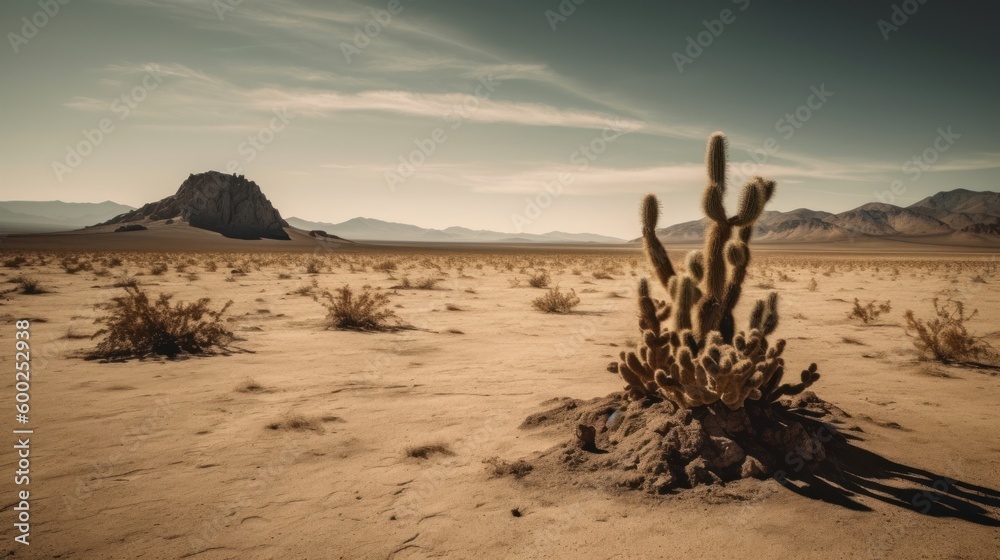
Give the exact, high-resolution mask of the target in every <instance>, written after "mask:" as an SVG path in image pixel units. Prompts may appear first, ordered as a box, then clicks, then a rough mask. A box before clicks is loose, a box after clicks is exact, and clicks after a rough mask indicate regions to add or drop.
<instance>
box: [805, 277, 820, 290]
mask: <svg viewBox="0 0 1000 560" xmlns="http://www.w3.org/2000/svg"><path fill="white" fill-rule="evenodd" d="M806 289H807V290H809V291H810V292H815V291H816V290H818V289H819V283H818V282H816V279H815V278H810V279H809V283H808V284H806Z"/></svg>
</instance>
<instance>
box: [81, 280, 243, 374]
mask: <svg viewBox="0 0 1000 560" xmlns="http://www.w3.org/2000/svg"><path fill="white" fill-rule="evenodd" d="M172 297H173V296H171V295H168V294H160V296H159V297H158V298H157V299H156V300H151V299H150V298H149V296H148V295H146V293H145V292H143V291H142V290H140V289H139V288H134V287H128V288H125V295H123V296H119V297H116V298H114V299H112V300H111V302H109V303H106V304H104V305H103V306H102V307H103V308H104V309H106V310H107V311H108V314H107V315H105V316H103V317H100V318H98V319H97V321H95V322H96V323H98V324H103V325H104V328H102V329H101V330H99V331H97V332H96V333H95V334H94V338H96V337H99V336H102V335H103V336H104V340H102V341H101V342H99V343H98V344H97V347H96V348H95V349H94V350H93V351H92V352H91V353H90V354H88V356H87V357H88V358H90V359H106V360H125V359H129V358H143V357H146V356H150V355H157V356H167V357H168V358H173V357H176V356H177V355H178V354H181V353H187V354H207V353H211V352H212V351H213V350H214V349H216V348H218V349H223V350H224V349H225V348H226V345H227V344H228V343H229V342H231V341H232V340H233V333H232V332H230V331H229V330H227V329H226V327H225V324H224V323H223V321H222V315H223V314H224V313H225V312H226V311H227V310H228V309H229V306H230V305H232V303H233V302H232V301H230V302H228V303H226V304H225V305H224V306H222V308H221V309H219V310H212V309H210V308H209V307H208V304H209V302H210V301H211V300H209V299H208V298H201V299H199V300H198V301H196V302H194V303H185V302H177V303H171V299H172Z"/></svg>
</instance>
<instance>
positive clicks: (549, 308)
mask: <svg viewBox="0 0 1000 560" xmlns="http://www.w3.org/2000/svg"><path fill="white" fill-rule="evenodd" d="M531 304H532V305H534V306H535V309H537V310H539V311H544V312H545V313H569V312H570V311H573V308H574V307H576V306H577V305H580V298H578V297H576V292H575V291H573V290H572V289H571V290H570V291H568V292H560V291H559V287H558V286H556V287H555V288H550V289H549V291H548V292H546V293H545V295H544V296H541V297H538V298H536V299H535V300H534V301H532V302H531Z"/></svg>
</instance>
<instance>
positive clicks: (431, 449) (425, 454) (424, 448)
mask: <svg viewBox="0 0 1000 560" xmlns="http://www.w3.org/2000/svg"><path fill="white" fill-rule="evenodd" d="M454 454H455V453H454V452H453V451H452V450H451V448H450V447H448V444H446V443H431V444H428V445H417V446H414V447H407V448H406V456H407V457H412V458H414V459H429V458H430V457H431V456H432V455H454Z"/></svg>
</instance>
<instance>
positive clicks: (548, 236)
mask: <svg viewBox="0 0 1000 560" xmlns="http://www.w3.org/2000/svg"><path fill="white" fill-rule="evenodd" d="M211 173H214V172H210V173H209V174H211ZM209 174H202V175H205V176H207V175H209ZM202 175H198V176H194V175H193V176H192V177H201V176H202ZM219 175H220V176H221V174H219ZM189 180H190V178H189ZM240 180H242V178H240ZM182 187H183V185H182ZM181 191H183V188H182V189H181ZM181 191H179V192H181ZM234 192H235V191H234ZM253 194H255V196H254V197H252V198H253V199H254V200H256V201H257V202H255V203H254V204H252V205H249V206H247V205H246V204H244V203H243V202H240V203H239V204H238V205H237V207H238V208H240V210H241V212H240V213H247V212H249V211H248V210H247V208H250V209H252V210H253V212H249V213H248V215H247V218H246V220H245V221H254V220H256V218H254V220H251V219H250V218H251V217H252V216H256V214H261V215H266V216H268V217H269V218H268V220H265V221H269V222H274V223H268V224H263V225H262V226H261V227H264V226H266V227H267V228H270V229H275V228H277V227H279V226H281V225H282V224H283V223H284V222H287V225H288V226H291V227H293V228H298V229H301V230H305V231H306V232H309V231H317V230H318V231H324V232H326V233H327V234H330V235H335V236H338V237H341V238H344V239H348V240H355V241H390V242H391V241H402V242H446V243H469V242H481V243H621V242H623V240H621V239H617V238H614V237H608V236H604V235H597V234H591V233H565V232H559V231H553V232H549V233H545V234H528V233H520V234H513V233H502V232H496V231H489V230H473V229H468V228H463V227H449V228H445V229H430V228H422V227H418V226H414V225H409V224H400V223H395V222H386V221H382V220H376V219H372V218H353V219H351V220H347V221H346V222H341V223H338V224H333V223H324V222H312V221H308V220H303V219H300V218H288V219H287V220H284V221H282V220H281V219H280V214H278V212H277V210H276V209H274V208H273V207H271V206H270V204H269V203H267V201H266V198H264V197H263V194H262V193H260V192H259V190H255V191H254V193H253ZM176 196H178V195H175V197H176ZM257 199H260V200H257ZM172 200H174V197H168V198H166V199H164V200H162V201H159V202H155V203H150V204H147V205H146V206H144V207H143V208H141V209H138V210H136V209H134V208H132V207H130V206H125V205H122V204H116V203H114V202H110V201H108V202H101V203H97V204H94V203H70V202H58V201H53V202H30V201H17V202H0V233H33V232H41V231H69V230H75V229H79V228H82V227H86V226H91V225H93V224H99V223H106V224H124V223H132V222H138V221H142V222H152V221H157V220H160V221H163V220H165V219H166V218H167V217H168V214H169V215H170V216H169V217H175V216H173V215H174V214H179V213H180V211H179V210H178V209H176V208H174V206H176V205H171V204H168V203H169V202H170V201H172ZM237 202H239V201H237ZM265 203H266V204H265ZM265 206H266V208H264V207H265ZM258 207H259V208H258ZM161 214H162V215H161ZM272 214H273V216H272ZM210 221H211V220H210ZM216 221H218V220H216ZM256 221H260V220H256ZM705 221H706V220H705V219H701V220H695V221H691V222H684V223H680V224H675V225H672V226H669V227H665V228H662V229H659V230H657V233H658V234H659V236H660V237H661V238H662V239H663V240H664V241H666V242H668V243H685V242H698V241H701V240H702V239H703V235H704V229H705ZM248 223H249V222H248ZM275 224H277V225H275ZM258 225H260V224H258ZM216 229H218V228H216ZM865 237H867V238H875V239H883V238H885V239H903V240H905V239H907V238H911V239H916V238H929V239H930V238H942V239H943V238H957V239H962V238H967V237H969V238H971V237H976V238H979V239H986V240H989V242H991V243H994V242H996V243H1000V193H997V192H991V191H970V190H966V189H955V190H951V191H945V192H939V193H937V194H935V195H933V196H929V197H927V198H925V199H923V200H921V201H919V202H917V203H915V204H911V205H910V206H907V207H905V208H903V207H899V206H894V205H892V204H886V203H881V202H871V203H868V204H864V205H862V206H859V207H858V208H855V209H853V210H848V211H846V212H841V213H839V214H832V213H830V212H823V211H818V210H809V209H805V208H800V209H797V210H792V211H789V212H778V211H766V212H764V214H763V215H762V216H761V218H760V220H759V221H758V222H757V225H756V231H755V239H757V240H759V241H764V242H774V243H782V242H789V243H794V242H835V241H847V240H855V239H858V238H865ZM636 241H637V240H636Z"/></svg>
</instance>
